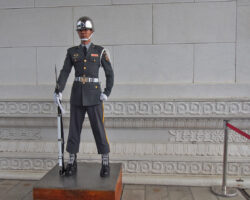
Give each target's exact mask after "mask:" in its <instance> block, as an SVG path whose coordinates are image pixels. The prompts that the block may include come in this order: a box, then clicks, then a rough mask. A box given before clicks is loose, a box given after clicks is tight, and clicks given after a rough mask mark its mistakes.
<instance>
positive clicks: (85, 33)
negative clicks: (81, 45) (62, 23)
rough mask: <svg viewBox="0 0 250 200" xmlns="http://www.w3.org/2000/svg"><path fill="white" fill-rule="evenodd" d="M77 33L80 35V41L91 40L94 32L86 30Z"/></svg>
mask: <svg viewBox="0 0 250 200" xmlns="http://www.w3.org/2000/svg"><path fill="white" fill-rule="evenodd" d="M77 33H78V35H79V38H80V39H84V38H89V37H90V35H91V34H92V33H93V31H92V30H90V29H84V30H81V31H77Z"/></svg>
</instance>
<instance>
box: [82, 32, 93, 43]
mask: <svg viewBox="0 0 250 200" xmlns="http://www.w3.org/2000/svg"><path fill="white" fill-rule="evenodd" d="M92 35H93V33H91V35H90V36H89V37H88V38H81V41H89V40H90V39H91V37H92Z"/></svg>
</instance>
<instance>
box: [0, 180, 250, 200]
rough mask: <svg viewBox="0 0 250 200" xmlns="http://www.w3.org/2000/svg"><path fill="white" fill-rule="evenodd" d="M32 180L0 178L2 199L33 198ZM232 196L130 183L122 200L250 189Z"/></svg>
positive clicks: (212, 198) (211, 198)
mask: <svg viewBox="0 0 250 200" xmlns="http://www.w3.org/2000/svg"><path fill="white" fill-rule="evenodd" d="M35 183H36V181H32V180H0V200H32V188H33V185H34V184H35ZM237 192H238V195H237V196H236V197H231V198H223V197H218V196H216V195H214V194H212V193H211V191H210V188H209V187H187V186H162V185H128V184H125V185H124V186H123V193H122V199H121V200H223V199H230V200H249V199H250V196H249V195H250V189H245V190H244V191H241V190H239V189H238V190H237Z"/></svg>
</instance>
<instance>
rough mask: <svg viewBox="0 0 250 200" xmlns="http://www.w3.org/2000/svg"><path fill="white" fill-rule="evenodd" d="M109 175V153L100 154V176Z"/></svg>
mask: <svg viewBox="0 0 250 200" xmlns="http://www.w3.org/2000/svg"><path fill="white" fill-rule="evenodd" d="M109 175H110V167H109V155H108V154H102V168H101V171H100V176H101V177H108V176H109Z"/></svg>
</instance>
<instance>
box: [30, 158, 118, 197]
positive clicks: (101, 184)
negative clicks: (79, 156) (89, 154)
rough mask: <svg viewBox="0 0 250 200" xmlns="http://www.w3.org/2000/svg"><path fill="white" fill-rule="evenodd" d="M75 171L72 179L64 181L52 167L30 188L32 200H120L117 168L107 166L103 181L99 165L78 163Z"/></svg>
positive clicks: (57, 168)
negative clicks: (108, 174) (108, 170)
mask: <svg viewBox="0 0 250 200" xmlns="http://www.w3.org/2000/svg"><path fill="white" fill-rule="evenodd" d="M77 167H78V168H77V173H76V175H74V176H70V177H65V176H60V175H59V167H58V165H56V166H55V167H54V168H53V169H51V170H50V171H49V172H48V173H47V174H46V175H45V176H44V177H43V178H42V179H41V180H40V181H38V183H37V184H36V185H35V186H34V188H33V198H34V200H45V199H46V200H64V199H65V200H66V199H70V200H73V199H74V200H78V199H79V200H80V199H85V200H97V199H98V200H120V198H121V193H122V165H121V164H110V176H109V177H106V178H102V177H100V169H101V164H100V163H78V166H77Z"/></svg>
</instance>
